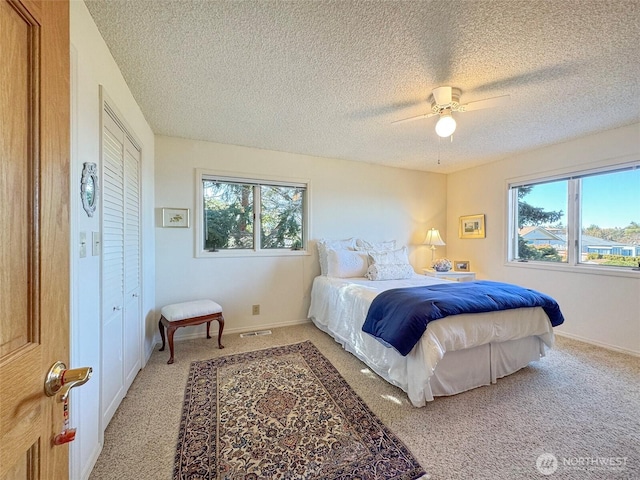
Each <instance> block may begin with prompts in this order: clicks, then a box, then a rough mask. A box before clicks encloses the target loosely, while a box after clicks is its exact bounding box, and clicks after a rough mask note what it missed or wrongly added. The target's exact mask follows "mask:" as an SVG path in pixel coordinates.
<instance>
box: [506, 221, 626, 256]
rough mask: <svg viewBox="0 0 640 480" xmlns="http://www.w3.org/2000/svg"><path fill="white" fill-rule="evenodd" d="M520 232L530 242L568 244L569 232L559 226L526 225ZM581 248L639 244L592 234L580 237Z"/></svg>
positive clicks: (618, 246) (555, 244)
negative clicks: (558, 227) (563, 230)
mask: <svg viewBox="0 0 640 480" xmlns="http://www.w3.org/2000/svg"><path fill="white" fill-rule="evenodd" d="M518 233H519V234H520V236H521V237H522V238H524V239H525V240H526V241H529V242H535V241H548V242H549V244H550V245H554V246H556V247H557V246H558V245H557V243H558V242H559V243H561V244H562V245H566V244H567V234H566V233H564V232H562V231H561V230H560V229H557V228H549V229H547V228H544V227H539V226H538V227H524V228H521V229H520V230H519V231H518ZM580 246H581V250H582V251H585V250H586V249H587V248H623V249H627V250H629V249H631V250H634V251H635V249H636V248H638V246H637V245H631V244H628V243H621V242H615V241H612V240H607V239H605V238H599V237H593V236H591V235H582V236H581V237H580Z"/></svg>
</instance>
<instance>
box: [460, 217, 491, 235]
mask: <svg viewBox="0 0 640 480" xmlns="http://www.w3.org/2000/svg"><path fill="white" fill-rule="evenodd" d="M459 235H460V238H485V233H484V215H466V216H464V217H460V229H459Z"/></svg>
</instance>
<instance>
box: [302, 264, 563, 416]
mask: <svg viewBox="0 0 640 480" xmlns="http://www.w3.org/2000/svg"><path fill="white" fill-rule="evenodd" d="M447 282H450V281H449V280H442V279H437V278H433V277H427V276H422V275H417V274H412V275H411V276H410V277H409V278H404V279H399V280H377V281H372V280H369V279H367V278H364V277H353V278H338V277H332V276H326V275H321V276H318V277H316V278H315V279H314V282H313V287H312V291H311V304H310V308H309V315H308V316H309V318H310V319H311V321H312V322H313V323H314V324H315V325H316V326H317V327H318V328H319V329H321V330H323V331H324V332H326V333H328V334H329V335H331V336H332V337H333V338H334V339H335V340H336V341H337V342H338V343H340V344H341V345H342V346H343V348H344V349H345V350H347V351H348V352H350V353H352V354H354V355H355V356H356V357H358V358H359V359H360V360H362V361H363V362H364V363H365V364H367V365H368V366H369V368H371V369H372V370H373V371H374V372H375V373H377V374H378V375H380V376H381V377H382V378H384V379H385V380H386V381H388V382H389V383H391V384H393V385H395V386H397V387H399V388H401V389H402V390H403V391H404V392H406V393H407V396H408V398H409V400H410V401H411V403H412V404H413V405H414V406H416V407H422V406H424V405H426V402H429V401H432V400H433V399H434V397H436V396H444V395H454V394H457V393H461V392H464V391H466V390H470V389H472V388H476V387H480V386H483V385H490V384H492V383H496V381H497V379H498V378H501V377H504V376H507V375H510V374H512V373H514V372H516V371H518V370H520V369H521V368H523V367H525V366H526V365H528V364H529V363H530V362H532V361H535V360H539V359H540V358H541V357H543V356H544V355H545V348H551V347H552V345H553V341H554V336H553V327H552V325H551V323H550V321H549V317H548V316H547V314H546V313H545V311H544V310H543V309H542V308H541V307H527V308H518V309H512V310H505V311H497V312H487V313H474V314H460V315H453V316H448V317H446V318H442V319H439V320H437V321H432V322H430V323H429V324H428V326H427V328H426V331H425V332H424V334H423V335H422V336H421V337H420V339H419V340H418V342H417V343H416V344H415V346H414V347H413V348H412V349H411V351H410V352H409V353H408V354H407V355H406V356H403V355H401V354H400V353H399V352H398V351H396V350H395V349H394V348H389V347H387V346H385V345H383V344H382V343H381V342H380V341H379V340H378V339H376V338H374V337H373V336H371V335H369V334H367V333H365V332H363V331H362V327H363V324H364V322H365V319H366V317H367V312H368V311H369V307H370V305H371V303H372V302H373V300H374V298H375V297H376V296H378V295H379V294H380V293H381V292H383V291H386V290H390V289H397V288H404V287H418V286H424V285H435V284H442V283H447ZM450 283H451V282H450Z"/></svg>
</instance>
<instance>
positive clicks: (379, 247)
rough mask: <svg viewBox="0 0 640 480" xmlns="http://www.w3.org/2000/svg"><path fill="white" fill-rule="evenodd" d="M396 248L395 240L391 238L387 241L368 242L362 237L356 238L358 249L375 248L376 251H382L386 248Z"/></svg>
mask: <svg viewBox="0 0 640 480" xmlns="http://www.w3.org/2000/svg"><path fill="white" fill-rule="evenodd" d="M395 248H396V241H395V240H389V241H387V242H368V241H366V240H362V239H361V238H358V239H357V240H356V250H367V251H368V250H375V251H376V252H381V251H384V250H393V249H395Z"/></svg>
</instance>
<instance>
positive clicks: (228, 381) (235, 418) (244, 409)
mask: <svg viewBox="0 0 640 480" xmlns="http://www.w3.org/2000/svg"><path fill="white" fill-rule="evenodd" d="M423 475H424V470H423V469H422V468H421V467H420V465H419V464H418V462H417V461H416V460H415V459H414V458H413V456H412V455H411V453H410V452H409V450H408V449H407V447H406V446H405V445H404V444H403V443H402V442H401V441H400V440H399V439H398V438H397V437H396V436H395V435H394V434H393V433H391V431H389V430H388V429H387V427H385V426H384V425H383V424H382V423H381V422H380V421H379V420H378V418H377V417H376V416H375V415H374V414H373V413H372V412H371V411H370V410H369V408H368V407H367V406H366V405H365V403H364V402H363V401H362V400H361V399H360V397H359V396H358V395H356V393H355V392H354V391H353V390H352V389H351V387H350V386H349V385H348V384H347V382H346V381H345V380H344V379H343V378H342V377H341V376H340V374H339V373H338V371H337V370H336V369H335V367H334V366H333V365H332V364H331V363H330V362H329V360H327V359H326V358H325V357H324V356H323V355H322V354H321V353H320V352H319V351H318V350H317V348H316V347H315V346H314V345H313V344H312V343H311V342H308V341H307V342H303V343H299V344H295V345H288V346H283V347H276V348H270V349H267V350H259V351H255V352H248V353H242V354H237V355H229V356H224V357H219V358H215V359H212V360H205V361H196V362H193V363H192V364H191V369H190V372H189V379H188V382H187V387H186V389H185V398H184V404H183V408H182V418H181V420H180V433H179V436H178V445H177V452H176V457H175V464H174V472H173V478H174V480H178V479H180V480H186V479H198V480H214V479H215V480H227V479H229V480H231V479H234V480H235V479H242V480H253V479H255V480H257V479H323V480H337V479H361V480H378V479H396V480H414V479H417V478H420V477H421V476H423Z"/></svg>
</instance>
